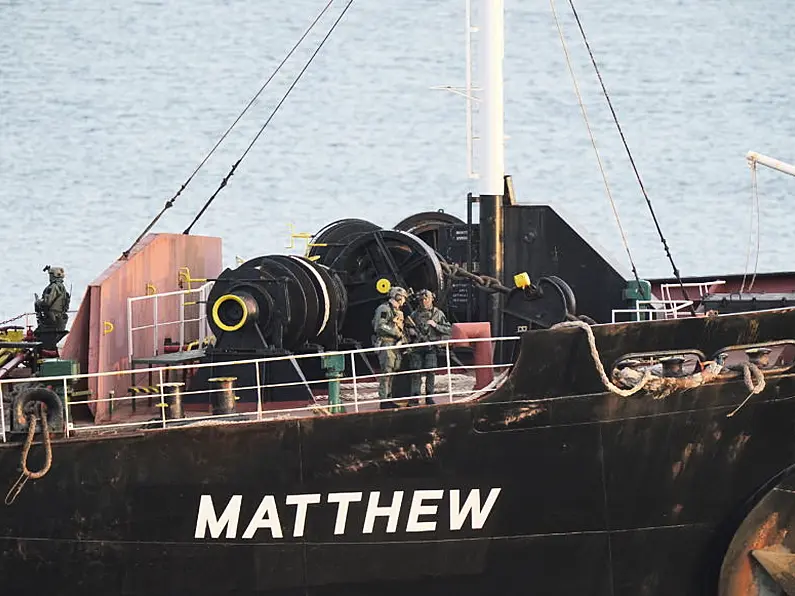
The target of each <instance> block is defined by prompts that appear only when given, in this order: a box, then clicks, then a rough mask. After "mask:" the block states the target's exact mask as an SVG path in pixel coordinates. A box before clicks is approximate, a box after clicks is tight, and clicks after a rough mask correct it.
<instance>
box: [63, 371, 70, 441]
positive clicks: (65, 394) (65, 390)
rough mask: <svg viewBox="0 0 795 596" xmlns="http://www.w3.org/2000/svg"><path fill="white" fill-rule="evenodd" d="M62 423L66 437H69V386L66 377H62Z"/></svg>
mask: <svg viewBox="0 0 795 596" xmlns="http://www.w3.org/2000/svg"><path fill="white" fill-rule="evenodd" d="M63 424H64V433H65V434H66V438H67V439H68V438H69V387H68V386H67V384H66V377H64V378H63Z"/></svg>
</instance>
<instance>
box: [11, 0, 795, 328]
mask: <svg viewBox="0 0 795 596" xmlns="http://www.w3.org/2000/svg"><path fill="white" fill-rule="evenodd" d="M324 4H325V0H293V1H292V2H275V1H272V0H267V1H266V0H259V1H256V2H255V1H253V0H252V1H243V0H169V1H168V2H165V1H162V2H161V1H147V2H144V1H135V0H124V1H120V0H79V1H77V0H57V1H56V0H36V1H35V2H29V1H25V0H3V1H0V135H1V138H0V203H1V204H2V216H3V232H2V236H3V240H2V242H3V245H4V248H3V251H2V254H3V256H4V258H3V262H2V264H0V288H2V291H0V297H1V298H2V303H0V314H2V315H12V314H16V312H17V311H22V310H25V309H29V308H30V307H29V303H30V300H31V299H32V293H33V292H34V291H40V290H41V288H42V287H43V286H44V284H45V282H46V276H45V275H44V274H43V273H41V272H40V270H41V267H42V266H43V265H45V264H47V263H52V264H59V265H63V266H64V267H66V268H67V273H68V279H69V281H70V282H71V283H73V284H74V294H75V298H77V297H79V296H81V295H82V292H83V290H84V287H85V285H86V283H88V282H89V281H90V280H91V279H92V278H94V277H95V276H96V275H98V274H99V273H100V272H101V271H102V270H103V269H104V268H105V267H106V266H107V265H109V264H110V263H111V262H112V260H113V259H115V258H116V257H117V256H118V255H119V254H120V253H121V252H122V251H123V250H124V249H125V248H127V246H128V245H129V243H130V242H131V241H132V240H133V239H134V238H135V237H136V236H137V235H138V233H139V232H140V231H141V230H142V228H143V227H144V226H145V225H146V223H147V222H148V221H149V219H150V218H151V217H152V216H153V215H154V214H155V213H156V212H157V211H158V210H159V209H160V208H161V206H162V204H163V203H164V201H165V200H166V199H167V198H169V197H170V196H171V195H172V194H173V193H174V192H175V191H176V190H177V189H178V188H179V186H180V184H181V183H182V182H183V181H184V180H185V178H186V177H187V176H188V175H189V174H190V172H191V171H192V170H193V168H194V167H195V166H196V165H197V164H198V163H199V161H200V160H201V158H202V157H203V156H204V154H205V153H206V152H207V151H208V150H209V148H210V147H211V146H212V145H213V143H214V142H215V140H216V139H217V138H218V137H219V135H220V134H221V133H222V132H223V130H225V128H226V127H227V126H228V125H229V124H230V123H231V121H232V120H233V119H234V117H235V116H236V115H237V113H238V112H239V111H240V110H241V109H242V107H243V106H244V105H245V104H246V102H247V101H248V100H249V98H250V97H251V96H252V95H253V94H254V92H255V91H256V90H257V89H258V88H259V86H260V85H261V83H262V82H263V81H264V80H265V78H266V77H267V76H268V74H269V73H270V72H271V71H272V69H273V68H274V67H275V66H276V64H278V62H279V61H280V60H281V59H282V57H283V56H284V54H285V53H286V51H287V50H288V49H289V47H291V45H292V44H293V43H294V41H295V40H296V39H297V38H298V36H299V35H300V34H301V32H303V30H304V29H305V28H306V26H307V25H308V24H309V22H310V21H311V20H312V18H313V17H314V16H315V15H316V14H317V12H318V11H319V10H320V9H321V8H322V6H323V5H324ZM342 6H343V3H342V2H338V3H337V5H336V6H335V7H334V8H333V11H339V10H341V8H342ZM557 8H558V11H559V13H560V15H561V18H562V21H563V26H564V28H565V30H566V32H567V35H568V38H569V41H570V51H571V53H572V58H573V60H574V62H575V65H576V69H577V73H578V78H579V83H580V86H581V88H582V90H583V93H584V96H585V100H586V102H587V107H588V109H589V115H590V117H591V121H592V125H593V128H594V130H595V133H596V135H597V141H598V142H599V146H600V149H601V151H602V157H603V159H604V160H605V162H606V164H607V169H608V175H609V178H610V181H611V185H612V189H613V192H614V195H615V197H616V201H617V203H618V207H619V210H620V211H619V213H620V215H621V217H622V222H623V224H624V226H625V228H626V229H627V233H628V236H629V242H630V248H631V249H632V250H633V256H634V257H635V260H636V261H637V263H638V267H639V270H640V274H641V276H646V277H652V276H656V275H667V274H668V273H669V272H670V268H669V266H668V265H667V262H666V260H665V258H664V253H663V251H662V247H661V245H660V243H659V240H658V239H657V237H656V233H655V232H654V229H653V227H652V223H651V219H650V216H649V214H648V211H647V208H646V205H645V202H644V200H643V197H642V195H641V194H640V192H639V189H638V186H637V183H636V182H635V179H634V175H633V174H632V171H631V169H630V167H629V163H628V161H627V158H626V156H625V154H624V153H623V149H622V147H621V145H620V143H619V138H618V135H617V133H616V131H615V129H614V128H613V126H612V123H611V121H610V119H609V113H608V110H607V106H606V104H605V102H604V100H603V98H601V96H600V94H599V89H598V86H597V82H596V79H595V77H594V75H593V71H592V70H591V69H590V64H589V62H588V57H587V54H586V53H585V51H584V48H583V45H582V43H581V42H580V41H579V37H578V34H577V31H576V29H575V25H574V22H573V19H572V18H571V15H570V12H569V11H568V6H567V3H564V2H561V1H560V0H559V1H558V4H557ZM577 8H578V11H579V13H580V16H581V18H582V19H583V21H584V25H585V27H586V32H587V33H588V34H589V38H590V42H591V44H592V48H593V49H594V51H595V52H596V55H597V59H598V60H599V61H600V66H601V68H602V71H603V76H604V78H605V81H606V84H607V86H608V90H609V91H610V93H611V95H612V99H613V101H614V105H615V106H616V109H617V111H618V114H619V118H620V119H621V123H622V126H623V127H624V130H625V134H626V136H627V138H628V141H629V143H630V147H631V148H632V149H633V150H634V156H635V159H636V162H637V164H638V167H639V169H640V172H641V175H642V177H643V180H644V183H645V185H646V187H647V189H648V191H649V194H650V196H651V199H652V202H653V205H654V206H655V208H656V210H657V213H658V216H659V218H660V222H661V225H662V227H663V231H664V232H665V233H666V235H667V237H668V240H669V243H670V246H671V249H672V251H673V254H674V257H675V259H676V260H677V264H678V265H679V267H680V268H681V270H682V272H683V273H684V274H711V273H715V274H718V273H727V272H739V271H742V270H743V269H744V266H745V262H746V249H747V246H748V236H749V223H750V221H751V220H750V209H751V184H750V173H749V169H748V168H747V166H746V165H745V161H744V155H745V153H746V151H748V150H750V149H753V150H757V151H760V152H762V153H766V154H769V155H773V156H776V157H779V158H781V159H784V160H789V161H795V146H793V138H795V118H793V114H792V107H793V101H792V98H791V97H790V94H791V92H792V89H793V88H795V62H793V60H792V55H793V54H795V36H793V35H791V31H792V29H793V27H795V13H793V12H792V11H791V10H788V8H789V3H788V2H787V1H786V0H770V1H768V2H752V1H751V0H699V1H698V2H686V1H684V0H657V1H656V2H655V3H653V4H652V3H649V2H636V1H633V0H580V1H579V3H578V5H577ZM333 17H334V14H331V15H329V17H328V18H326V19H324V21H323V22H322V24H324V25H325V26H328V25H330V23H331V21H332V19H333ZM506 22H507V32H506V38H507V39H506V44H507V47H506V63H505V77H506V96H507V97H506V101H507V103H506V134H508V135H509V136H510V139H509V140H508V142H507V149H506V159H507V170H508V173H510V174H512V175H513V176H514V181H515V186H516V189H517V193H518V195H519V198H520V200H521V201H523V202H548V203H551V204H552V205H554V206H558V207H565V208H566V209H567V210H568V211H569V212H571V213H572V214H574V215H576V217H577V219H578V221H579V222H580V223H581V224H582V225H583V226H584V227H586V228H587V229H589V230H590V232H591V233H592V235H593V237H594V238H595V239H596V240H597V241H598V242H599V243H600V244H601V245H603V246H604V247H605V248H606V249H607V250H609V251H610V252H612V253H613V254H614V255H615V256H616V258H617V259H618V260H619V261H620V262H621V263H626V262H627V259H626V254H625V253H624V252H623V249H622V246H621V243H620V238H619V235H618V228H617V226H616V224H615V220H614V218H613V215H612V212H611V210H610V207H609V203H608V200H607V198H606V195H605V192H604V188H603V185H602V181H601V178H600V175H599V171H598V169H597V165H596V161H595V158H594V154H593V150H592V148H591V145H590V141H589V139H588V136H587V132H586V128H585V126H584V123H583V120H582V117H581V115H580V112H579V108H578V105H577V101H576V96H575V95H574V92H573V87H572V83H571V80H570V78H569V74H568V72H567V70H566V66H565V62H564V58H563V52H562V50H561V46H560V42H559V40H558V37H557V31H556V29H555V26H554V22H553V20H552V18H551V10H550V6H549V3H548V1H547V0H506ZM463 27H464V0H434V1H433V2H430V1H428V0H400V1H399V2H397V1H395V2H385V1H383V0H379V1H375V0H356V1H355V2H354V4H353V6H352V8H351V9H350V11H349V12H348V15H347V16H346V17H345V19H344V20H343V22H342V23H341V25H340V27H339V28H338V29H337V31H336V32H335V33H334V35H333V36H332V37H331V39H330V41H329V42H328V43H327V45H326V47H324V49H323V50H322V52H321V54H320V55H319V56H318V58H317V59H316V60H315V62H314V63H313V64H312V66H311V67H310V69H309V70H308V71H307V74H306V75H305V76H304V78H303V79H302V80H301V82H300V83H299V84H298V86H297V87H296V89H295V90H294V92H293V93H292V94H291V96H290V97H289V98H288V100H287V102H286V103H285V105H284V106H283V108H282V110H281V111H280V112H279V113H278V115H277V116H276V117H275V118H274V120H273V122H272V124H271V126H269V128H268V129H267V131H266V133H265V134H264V136H263V137H262V138H261V139H260V141H259V143H258V144H257V145H256V146H255V148H254V149H253V150H252V151H251V153H250V154H249V155H248V157H247V158H246V160H245V161H244V162H243V164H242V166H241V167H240V168H239V169H238V172H237V174H236V175H235V176H234V177H233V178H232V180H231V182H230V184H229V186H228V187H227V188H226V189H225V190H224V191H223V192H222V193H221V195H220V196H219V198H218V199H217V200H216V202H215V203H214V204H213V206H212V207H211V209H210V211H209V212H208V213H207V214H206V215H205V217H204V218H203V219H202V220H201V222H200V224H199V225H197V227H196V228H195V229H194V231H195V232H196V233H199V234H210V235H219V236H222V237H223V238H224V241H225V245H224V246H225V252H224V258H225V260H226V261H227V262H229V263H233V262H234V257H235V255H240V256H244V257H251V256H255V255H260V254H267V253H270V252H278V251H281V250H283V247H284V245H285V244H286V242H287V234H288V224H290V223H294V224H296V227H297V229H298V230H299V231H309V232H314V231H316V230H317V229H319V228H320V227H321V226H323V225H324V224H325V223H327V222H329V221H332V220H334V219H337V218H341V217H351V216H356V217H364V218H368V219H371V220H373V221H375V222H377V223H379V224H381V225H385V226H391V225H394V223H396V222H397V221H398V220H399V219H401V218H403V217H405V216H407V215H410V214H412V213H415V212H417V211H421V210H426V209H431V208H444V209H446V210H448V211H451V212H453V213H456V214H458V215H461V216H463V215H464V213H465V203H464V201H463V199H464V196H465V193H466V192H467V191H468V190H470V189H473V190H474V189H476V187H474V186H473V185H472V183H471V182H470V181H469V180H467V178H466V171H465V128H464V102H463V99H462V98H460V97H458V96H455V95H452V94H450V93H448V92H445V91H439V90H432V89H431V87H433V86H435V85H445V84H451V85H462V84H463V82H464V46H463V40H464V28H463ZM322 33H323V32H322V31H318V33H317V34H314V35H312V36H310V38H309V41H312V42H314V43H317V42H318V41H319V39H320V37H321V35H322ZM312 49H313V44H309V46H308V47H306V48H304V49H303V51H299V52H298V53H297V54H296V56H295V57H294V60H293V61H291V63H290V64H289V66H290V67H289V68H287V69H286V70H285V71H284V74H283V76H280V77H278V78H277V79H276V80H275V81H274V84H272V85H271V87H269V89H268V90H267V91H266V93H265V94H264V95H263V96H262V98H261V100H260V101H259V102H258V103H257V104H256V106H255V108H254V109H253V110H252V111H251V112H250V113H249V115H248V116H247V117H246V119H245V120H244V121H243V122H242V125H241V126H239V127H238V129H236V131H235V133H233V134H232V135H231V137H230V139H229V140H228V143H227V144H226V145H225V146H224V147H223V150H222V151H220V152H219V153H217V154H216V156H215V157H214V158H213V159H212V160H211V161H210V163H209V164H208V166H207V167H206V168H205V169H204V170H202V172H201V173H200V174H199V175H198V176H197V177H196V178H195V179H194V181H193V183H192V185H191V186H190V187H189V188H188V190H187V191H186V192H185V193H184V194H183V196H182V197H181V198H180V199H179V200H178V202H177V203H176V205H175V207H174V208H173V209H172V210H171V211H170V212H169V213H168V215H167V217H166V218H165V219H164V220H163V222H162V223H161V225H159V226H158V228H157V230H158V231H174V232H181V231H182V230H183V229H184V227H185V225H186V223H187V222H188V221H189V220H190V218H191V217H192V215H193V213H194V212H195V211H196V210H198V208H199V207H200V205H201V204H202V203H203V202H204V200H205V199H206V198H207V197H208V196H209V195H210V194H211V193H212V191H213V190H214V189H215V188H216V186H217V185H218V183H219V182H220V180H221V178H222V177H223V175H224V174H225V173H226V172H227V171H228V169H229V167H230V166H231V164H232V163H233V162H234V161H235V160H236V159H237V157H239V155H240V154H241V153H242V151H243V149H244V148H245V146H246V145H247V144H248V142H249V141H250V139H251V138H252V136H253V135H254V134H255V132H256V130H257V129H258V128H259V126H260V125H261V124H262V122H264V120H265V118H267V115H268V114H269V113H270V110H271V109H272V107H273V106H274V105H275V104H276V102H277V101H278V100H279V98H280V97H281V94H282V93H283V91H284V90H285V89H286V87H287V85H289V83H290V81H291V80H292V77H293V76H295V74H297V72H298V70H299V69H300V68H301V66H302V65H303V63H304V61H305V59H306V58H307V57H308V56H309V54H310V53H311V51H312ZM759 191H760V201H761V205H762V208H761V250H760V258H759V266H760V270H763V271H767V270H777V269H793V268H795V267H794V266H793V264H792V263H791V253H792V249H793V246H794V244H795V242H794V240H795V239H794V238H793V233H792V229H793V226H795V214H792V213H791V209H792V206H793V204H792V195H793V194H795V193H794V192H793V191H795V179H792V178H787V177H785V176H783V175H782V174H778V173H775V172H772V171H770V170H763V171H761V172H760V176H759ZM752 264H753V258H752Z"/></svg>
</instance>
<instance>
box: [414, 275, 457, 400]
mask: <svg viewBox="0 0 795 596" xmlns="http://www.w3.org/2000/svg"><path fill="white" fill-rule="evenodd" d="M418 296H419V299H420V303H419V306H418V307H417V310H415V311H414V312H413V313H411V320H412V321H413V322H414V326H415V328H416V331H417V340H416V341H417V342H418V343H422V342H428V341H441V340H445V339H449V338H450V329H451V327H452V326H451V325H450V323H448V321H447V317H445V316H444V313H443V312H442V311H441V310H439V309H438V308H436V307H435V306H434V305H433V299H434V296H433V292H431V291H430V290H422V291H421V292H420V293H419V294H418ZM438 353H439V348H438V346H418V347H415V348H413V349H412V352H411V355H410V356H409V364H410V366H411V368H412V369H414V370H425V369H433V368H436V367H437V366H438V360H439V358H438ZM422 377H425V403H426V404H433V403H435V402H434V401H433V394H434V393H435V387H434V381H435V377H436V373H434V372H433V371H428V372H420V373H412V375H411V395H412V396H419V395H421V391H420V387H421V384H422ZM413 403H414V404H416V403H417V400H416V399H415V400H414V401H413Z"/></svg>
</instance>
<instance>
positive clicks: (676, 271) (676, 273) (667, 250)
mask: <svg viewBox="0 0 795 596" xmlns="http://www.w3.org/2000/svg"><path fill="white" fill-rule="evenodd" d="M569 6H571V11H572V13H573V14H574V18H575V20H576V21H577V27H579V29H580V34H581V35H582V39H583V42H585V47H586V48H587V49H588V55H589V56H590V57H591V63H592V64H593V67H594V70H595V71H596V76H597V77H598V78H599V84H600V85H601V86H602V92H603V93H604V96H605V99H606V100H607V105H608V106H609V107H610V113H611V114H612V115H613V121H614V122H615V124H616V128H617V129H618V134H619V135H621V142H622V143H623V144H624V149H626V151H627V155H628V156H629V162H630V163H631V164H632V170H633V171H634V172H635V177H636V178H637V179H638V184H639V185H640V190H641V192H642V193H643V197H644V198H645V199H646V204H647V205H648V206H649V212H650V213H651V217H652V220H653V221H654V226H655V227H656V228H657V233H658V234H659V235H660V241H661V242H662V245H663V247H664V248H665V254H666V255H667V256H668V260H669V261H670V263H671V267H672V268H673V272H674V276H675V277H676V281H677V282H679V287H680V288H681V290H682V296H683V298H684V299H685V300H687V301H688V302H690V298H689V297H688V295H687V290H686V289H685V285H684V283H682V278H681V276H680V275H679V269H677V267H676V264H675V263H674V258H673V256H672V255H671V250H670V248H669V247H668V242H667V241H666V240H665V236H663V233H662V230H661V229H660V223H659V222H658V221H657V215H656V214H655V213H654V208H653V207H652V205H651V199H649V195H648V193H647V192H646V188H645V187H644V186H643V181H642V180H641V178H640V173H639V172H638V168H637V167H636V166H635V160H634V158H633V157H632V153H631V152H630V150H629V145H628V144H627V140H626V138H625V137H624V132H623V131H622V130H621V125H620V124H619V123H618V116H617V115H616V111H615V110H614V109H613V102H611V101H610V96H609V95H608V93H607V88H606V87H605V84H604V81H603V80H602V74H601V73H600V72H599V67H598V66H597V64H596V58H594V55H593V52H592V51H591V45H590V44H589V43H588V38H587V37H586V35H585V30H584V29H583V27H582V23H581V22H580V16H579V15H578V14H577V9H576V8H574V0H569ZM690 312H691V313H692V314H693V316H695V314H696V309H695V307H694V306H693V303H692V302H690Z"/></svg>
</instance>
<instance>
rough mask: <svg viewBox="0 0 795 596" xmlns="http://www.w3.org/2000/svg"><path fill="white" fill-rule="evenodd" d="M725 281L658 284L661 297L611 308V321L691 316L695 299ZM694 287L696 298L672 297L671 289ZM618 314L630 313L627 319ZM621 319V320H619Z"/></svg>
mask: <svg viewBox="0 0 795 596" xmlns="http://www.w3.org/2000/svg"><path fill="white" fill-rule="evenodd" d="M725 283H726V280H724V279H715V280H713V281H694V282H687V283H682V284H678V283H668V284H662V285H661V286H660V293H661V294H662V299H661V300H657V299H653V300H636V301H635V308H616V309H613V323H618V322H622V323H626V322H637V321H656V320H658V319H681V318H686V317H692V316H693V313H692V312H691V311H690V307H691V306H693V304H695V301H696V300H700V299H702V298H703V297H704V295H705V294H707V293H708V292H709V289H710V288H711V287H712V286H719V285H723V284H725ZM682 287H684V288H685V290H687V289H694V290H696V291H697V292H698V298H696V299H695V300H685V299H684V298H673V295H672V293H671V290H676V289H681V288H682ZM620 315H631V317H629V318H628V319H627V320H624V317H621V316H620ZM619 319H621V320H619Z"/></svg>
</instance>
